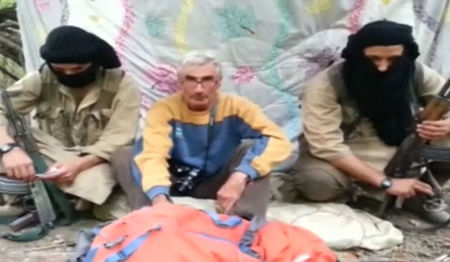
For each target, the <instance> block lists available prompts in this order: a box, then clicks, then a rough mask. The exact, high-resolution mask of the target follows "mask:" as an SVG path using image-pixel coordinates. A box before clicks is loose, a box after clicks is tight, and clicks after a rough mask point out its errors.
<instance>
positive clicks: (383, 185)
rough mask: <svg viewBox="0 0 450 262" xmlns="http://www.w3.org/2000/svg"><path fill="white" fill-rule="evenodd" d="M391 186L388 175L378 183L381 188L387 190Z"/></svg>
mask: <svg viewBox="0 0 450 262" xmlns="http://www.w3.org/2000/svg"><path fill="white" fill-rule="evenodd" d="M391 186H392V179H390V178H389V177H386V178H385V179H383V181H381V183H380V188H381V189H383V190H388V189H389V188H391Z"/></svg>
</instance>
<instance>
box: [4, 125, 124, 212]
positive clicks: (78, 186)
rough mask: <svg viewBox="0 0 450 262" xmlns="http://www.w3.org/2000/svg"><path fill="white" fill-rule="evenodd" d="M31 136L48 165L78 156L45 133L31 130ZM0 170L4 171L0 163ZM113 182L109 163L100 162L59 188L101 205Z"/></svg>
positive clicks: (76, 152)
mask: <svg viewBox="0 0 450 262" xmlns="http://www.w3.org/2000/svg"><path fill="white" fill-rule="evenodd" d="M33 136H34V137H35V139H36V142H37V144H38V147H39V151H40V152H41V154H42V155H43V157H44V159H45V161H46V163H47V165H49V166H50V165H52V164H54V163H56V162H62V163H70V162H71V161H74V160H75V159H77V158H79V156H78V154H79V151H76V150H73V151H71V150H70V149H67V148H64V145H62V144H61V143H60V142H59V141H58V140H56V139H55V138H53V137H51V136H49V135H47V134H44V133H42V132H39V131H37V130H33ZM0 172H1V173H4V172H3V166H1V164H0ZM115 184H116V182H115V180H114V178H113V176H112V173H111V167H110V165H109V163H102V164H99V165H96V166H94V167H92V168H90V169H87V170H85V171H83V172H81V173H80V174H79V175H78V176H77V177H76V179H75V181H74V182H73V183H72V184H71V185H69V186H60V188H61V190H63V191H64V192H66V193H68V194H70V195H74V196H76V197H79V198H82V199H84V200H87V201H89V202H92V203H94V204H97V205H101V204H103V203H104V202H105V200H106V199H107V198H108V196H109V195H110V194H111V192H112V189H113V187H114V186H115Z"/></svg>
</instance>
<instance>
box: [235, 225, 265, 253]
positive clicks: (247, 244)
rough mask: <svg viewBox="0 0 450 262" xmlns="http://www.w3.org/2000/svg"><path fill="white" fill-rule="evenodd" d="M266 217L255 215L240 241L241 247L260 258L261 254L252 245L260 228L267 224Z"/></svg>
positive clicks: (245, 251)
mask: <svg viewBox="0 0 450 262" xmlns="http://www.w3.org/2000/svg"><path fill="white" fill-rule="evenodd" d="M266 223H267V222H266V219H265V218H264V217H261V216H254V217H253V218H252V220H251V222H250V226H249V228H248V229H247V231H245V233H244V235H243V236H242V238H241V240H240V241H239V249H240V250H241V251H242V252H243V253H245V254H247V255H250V256H252V257H255V258H259V257H260V255H259V254H258V253H256V252H255V251H254V250H252V248H251V246H252V244H253V241H254V240H255V234H256V232H258V230H259V229H260V228H262V227H263V226H264V225H265V224H266Z"/></svg>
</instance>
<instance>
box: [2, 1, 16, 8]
mask: <svg viewBox="0 0 450 262" xmlns="http://www.w3.org/2000/svg"><path fill="white" fill-rule="evenodd" d="M15 4H16V0H0V9H4V8H10V7H13V6H14V5H15Z"/></svg>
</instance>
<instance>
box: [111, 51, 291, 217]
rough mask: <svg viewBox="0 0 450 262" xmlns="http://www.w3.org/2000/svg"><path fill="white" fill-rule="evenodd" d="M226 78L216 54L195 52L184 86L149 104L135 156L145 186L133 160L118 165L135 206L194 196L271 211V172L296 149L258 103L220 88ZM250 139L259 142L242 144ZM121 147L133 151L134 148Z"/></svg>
mask: <svg viewBox="0 0 450 262" xmlns="http://www.w3.org/2000/svg"><path fill="white" fill-rule="evenodd" d="M221 78H222V76H221V68H220V65H219V63H218V62H216V60H215V59H214V58H213V57H212V56H211V55H208V54H202V53H200V52H192V53H190V54H188V55H187V57H186V58H185V59H184V61H183V63H182V65H181V68H180V70H179V74H178V85H179V88H180V90H181V92H179V93H177V94H174V95H172V96H169V97H167V98H165V99H162V100H160V101H158V102H157V103H156V104H154V105H153V106H152V108H151V109H150V110H149V112H148V116H147V121H146V127H145V130H144V136H143V151H142V152H141V153H140V154H139V155H137V156H136V158H135V161H136V163H137V166H138V167H139V170H140V172H141V173H142V176H141V177H142V189H143V192H142V189H140V190H139V188H138V187H137V186H136V185H134V188H133V186H132V184H133V183H132V182H130V181H131V179H132V178H131V175H130V174H129V171H128V170H130V168H129V165H128V166H122V167H115V168H116V169H117V174H118V175H120V177H118V181H119V183H121V185H122V188H123V189H124V191H126V194H127V196H128V200H129V203H130V205H131V206H132V208H134V209H136V208H139V207H140V206H142V205H145V204H147V202H150V201H148V199H150V200H151V203H152V204H153V205H160V204H167V203H170V196H191V197H195V198H211V199H217V204H218V207H219V209H221V211H223V212H226V213H229V212H231V213H234V214H238V215H241V216H244V217H251V216H252V215H255V214H259V215H264V214H265V211H266V208H267V204H268V201H269V199H270V194H269V179H268V177H267V175H268V174H269V173H270V172H271V170H272V168H273V167H274V166H275V165H276V164H277V163H279V162H281V161H282V160H284V159H286V158H287V157H288V156H289V154H290V152H291V150H292V146H291V144H290V142H289V141H288V139H287V138H286V136H285V135H284V134H283V132H282V131H281V130H280V128H278V127H277V126H276V125H275V124H274V123H273V122H272V121H270V120H269V119H268V118H267V117H266V116H265V115H264V114H263V113H262V111H261V109H260V108H259V107H258V106H257V105H255V104H253V103H251V102H249V101H248V100H246V99H244V98H241V97H238V96H235V95H228V94H223V93H220V92H219V88H220V85H221ZM243 139H252V140H253V143H248V144H243V143H242V140H243ZM122 154H128V155H130V158H131V150H130V149H129V150H128V151H127V152H122ZM122 159H125V158H124V157H122ZM138 190H139V192H140V195H141V196H140V197H139V196H136V192H137V191H138ZM144 192H145V194H146V197H145V195H144ZM146 198H148V199H146Z"/></svg>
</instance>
